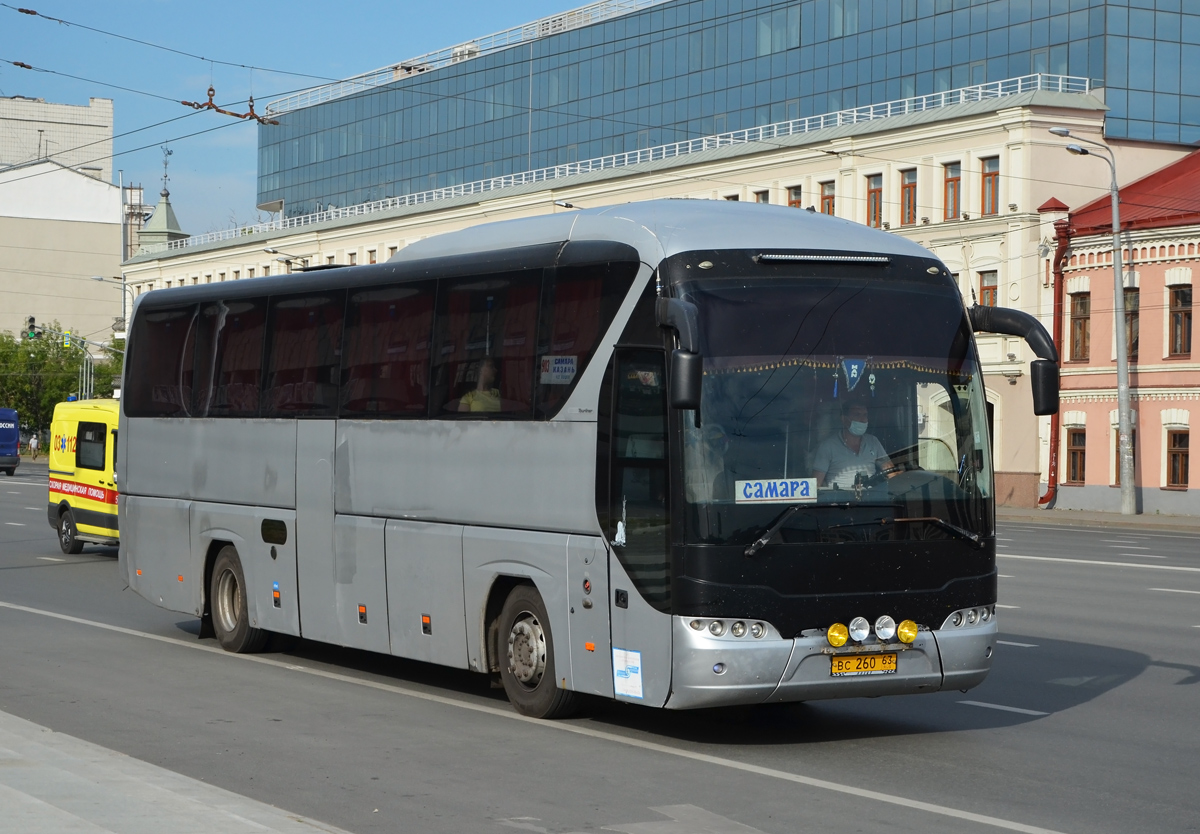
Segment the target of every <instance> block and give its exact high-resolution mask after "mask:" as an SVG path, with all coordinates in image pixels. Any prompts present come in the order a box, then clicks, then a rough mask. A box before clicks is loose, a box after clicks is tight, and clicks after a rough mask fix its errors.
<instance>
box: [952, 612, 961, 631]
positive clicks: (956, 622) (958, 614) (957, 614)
mask: <svg viewBox="0 0 1200 834" xmlns="http://www.w3.org/2000/svg"><path fill="white" fill-rule="evenodd" d="M950 622H952V623H954V627H955V628H958V627H959V626H960V625H962V612H961V611H955V612H954V616H953V617H952V618H951V620H950Z"/></svg>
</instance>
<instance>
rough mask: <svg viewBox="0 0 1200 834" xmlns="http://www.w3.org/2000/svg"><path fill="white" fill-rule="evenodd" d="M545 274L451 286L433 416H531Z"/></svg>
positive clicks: (444, 299) (436, 361) (443, 303)
mask: <svg viewBox="0 0 1200 834" xmlns="http://www.w3.org/2000/svg"><path fill="white" fill-rule="evenodd" d="M541 279H542V270H540V269H538V270H529V271H523V272H510V273H501V274H497V275H477V276H472V277H469V278H460V279H456V280H453V281H445V282H444V283H443V284H442V288H441V292H440V293H439V299H438V315H437V336H436V349H435V352H434V356H433V379H434V385H433V388H434V390H433V398H432V399H433V402H432V405H433V409H432V411H433V413H434V414H435V415H447V414H458V413H480V414H485V413H499V414H506V415H510V416H521V417H530V416H532V412H533V408H532V405H533V403H532V400H533V370H534V368H533V364H534V355H535V354H534V348H535V344H534V343H535V341H536V340H537V310H538V297H539V296H540V294H541V286H542V280H541Z"/></svg>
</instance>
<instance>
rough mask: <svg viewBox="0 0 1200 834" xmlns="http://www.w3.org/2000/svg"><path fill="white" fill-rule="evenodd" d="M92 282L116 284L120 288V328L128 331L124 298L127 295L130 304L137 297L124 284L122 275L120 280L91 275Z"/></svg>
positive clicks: (130, 288)
mask: <svg viewBox="0 0 1200 834" xmlns="http://www.w3.org/2000/svg"><path fill="white" fill-rule="evenodd" d="M92 280H93V281H101V282H103V283H105V284H116V285H117V286H119V287H120V288H121V326H122V327H124V328H125V329H126V330H128V316H127V314H126V312H125V296H126V294H128V295H129V298H130V300H131V302H132V301H133V300H136V298H137V296H136V295H135V294H134V292H133V287H131V286H129V285H128V284H126V283H125V276H124V275H122V276H121V277H120V278H105V277H104V276H103V275H93V276H92ZM131 306H132V304H131Z"/></svg>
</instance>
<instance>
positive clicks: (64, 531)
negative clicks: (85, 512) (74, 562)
mask: <svg viewBox="0 0 1200 834" xmlns="http://www.w3.org/2000/svg"><path fill="white" fill-rule="evenodd" d="M58 546H59V547H60V548H61V549H62V552H63V553H66V554H68V555H70V556H75V555H77V554H79V553H82V552H83V542H82V541H81V540H80V538H79V535H78V532H77V531H76V529H75V516H74V514H73V513H72V512H71V511H70V510H63V514H62V515H60V516H59V517H58Z"/></svg>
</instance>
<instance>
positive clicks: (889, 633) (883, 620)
mask: <svg viewBox="0 0 1200 834" xmlns="http://www.w3.org/2000/svg"><path fill="white" fill-rule="evenodd" d="M875 636H876V637H878V638H879V639H880V640H883V641H884V642H887V641H888V640H891V639H892V638H893V637H895V636H896V621H895V620H893V619H892V618H891V617H889V616H888V615H887V614H884V615H883V616H882V617H880V618H879V619H878V620H876V621H875Z"/></svg>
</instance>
